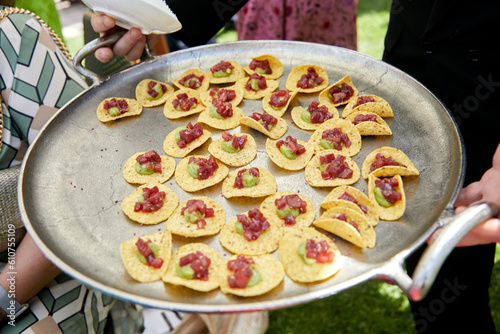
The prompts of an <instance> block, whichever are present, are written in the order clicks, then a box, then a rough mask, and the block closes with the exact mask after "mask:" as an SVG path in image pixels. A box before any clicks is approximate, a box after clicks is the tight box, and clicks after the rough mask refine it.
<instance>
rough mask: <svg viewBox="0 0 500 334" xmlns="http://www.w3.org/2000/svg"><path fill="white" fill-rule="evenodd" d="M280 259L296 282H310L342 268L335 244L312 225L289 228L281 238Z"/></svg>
mask: <svg viewBox="0 0 500 334" xmlns="http://www.w3.org/2000/svg"><path fill="white" fill-rule="evenodd" d="M278 252H279V259H280V262H281V263H282V264H283V267H284V269H285V273H286V274H287V276H288V277H290V278H291V279H292V280H294V281H295V282H300V283H311V282H317V281H321V280H324V279H327V278H329V277H332V276H333V275H335V274H336V273H338V271H339V270H340V267H341V254H340V251H339V249H338V248H337V246H336V245H335V243H334V242H333V241H332V240H331V239H329V238H328V237H327V236H326V235H324V234H323V233H321V232H319V231H317V230H316V229H314V228H312V227H307V228H299V229H296V230H293V231H291V232H290V233H288V234H287V235H285V237H284V238H283V239H282V240H281V241H280V248H279V250H278Z"/></svg>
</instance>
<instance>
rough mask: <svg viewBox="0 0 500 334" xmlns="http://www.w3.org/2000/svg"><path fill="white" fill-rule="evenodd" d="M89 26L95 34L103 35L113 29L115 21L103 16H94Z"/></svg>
mask: <svg viewBox="0 0 500 334" xmlns="http://www.w3.org/2000/svg"><path fill="white" fill-rule="evenodd" d="M90 24H91V25H92V28H93V29H94V31H95V32H99V33H103V32H106V31H108V30H110V29H111V28H113V27H115V19H114V18H112V17H109V16H107V15H104V14H94V15H92V17H91V18H90Z"/></svg>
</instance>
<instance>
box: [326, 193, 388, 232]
mask: <svg viewBox="0 0 500 334" xmlns="http://www.w3.org/2000/svg"><path fill="white" fill-rule="evenodd" d="M319 206H321V207H322V208H324V209H330V208H332V207H334V206H346V207H348V208H350V209H353V210H356V211H358V210H357V209H359V211H361V213H363V214H364V215H365V216H366V217H367V218H368V222H369V223H370V224H371V225H372V226H374V227H375V226H377V224H378V210H377V207H376V206H375V203H373V201H372V200H371V199H370V198H368V196H366V195H365V194H364V193H363V192H362V191H360V190H358V189H356V188H354V187H351V186H340V187H335V188H333V190H332V191H330V193H328V195H327V196H326V197H325V199H324V200H323V201H322V202H321V203H319ZM359 211H358V212H359Z"/></svg>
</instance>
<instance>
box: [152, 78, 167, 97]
mask: <svg viewBox="0 0 500 334" xmlns="http://www.w3.org/2000/svg"><path fill="white" fill-rule="evenodd" d="M156 84H157V82H156V81H153V80H151V81H150V82H148V94H149V96H151V97H152V98H154V99H155V98H156V97H157V96H158V94H159V93H158V92H157V91H156V90H154V89H153V88H154V87H155V86H156ZM160 87H161V91H162V92H163V93H165V92H166V91H167V86H165V85H164V84H160Z"/></svg>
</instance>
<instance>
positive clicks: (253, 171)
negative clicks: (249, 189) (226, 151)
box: [233, 167, 260, 189]
mask: <svg viewBox="0 0 500 334" xmlns="http://www.w3.org/2000/svg"><path fill="white" fill-rule="evenodd" d="M247 171H248V174H250V175H252V176H255V177H259V176H260V172H259V169H258V168H256V167H252V168H250V169H246V168H243V169H241V170H239V171H238V174H237V175H236V179H234V185H233V187H234V188H237V189H243V188H244V187H245V186H244V185H243V175H245V173H246V172H247ZM257 184H258V181H257V183H256V185H257Z"/></svg>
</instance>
